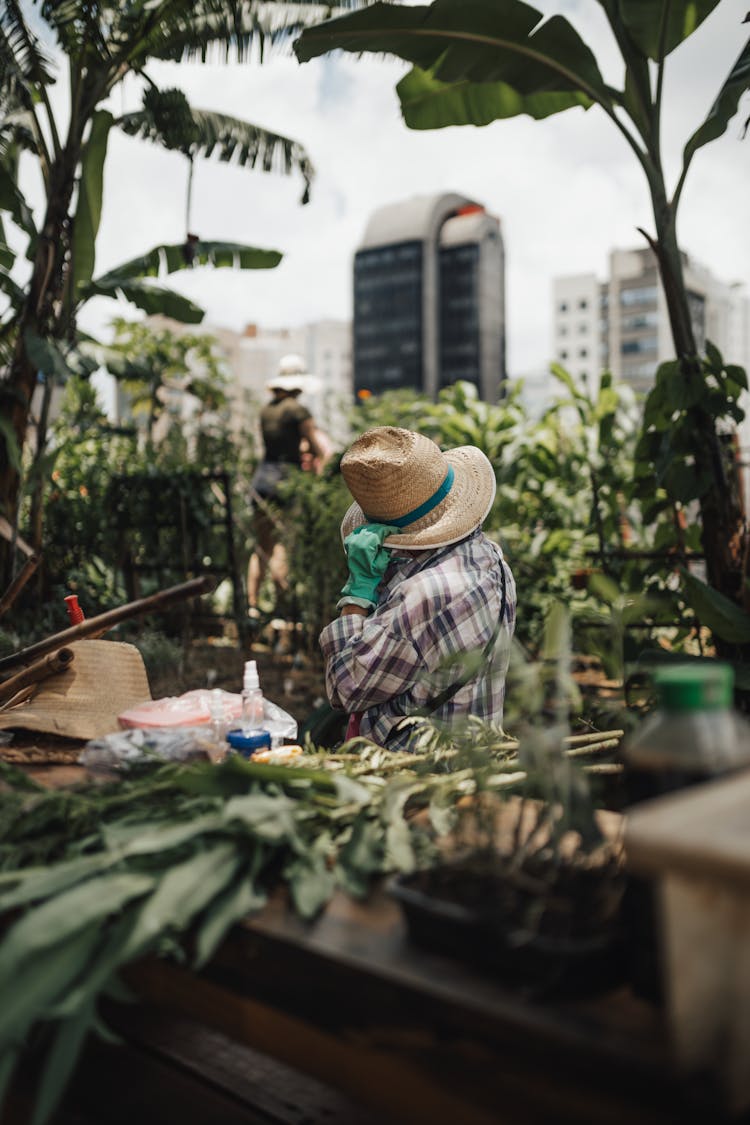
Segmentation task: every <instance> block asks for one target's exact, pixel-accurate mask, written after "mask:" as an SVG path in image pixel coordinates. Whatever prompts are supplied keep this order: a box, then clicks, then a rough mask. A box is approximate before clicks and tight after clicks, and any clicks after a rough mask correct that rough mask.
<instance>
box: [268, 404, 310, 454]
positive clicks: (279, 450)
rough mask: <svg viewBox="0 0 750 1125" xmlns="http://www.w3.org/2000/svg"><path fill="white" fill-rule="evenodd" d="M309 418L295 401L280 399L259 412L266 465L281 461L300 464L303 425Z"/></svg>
mask: <svg viewBox="0 0 750 1125" xmlns="http://www.w3.org/2000/svg"><path fill="white" fill-rule="evenodd" d="M311 417H312V415H311V414H310V411H309V410H308V409H307V407H306V406H303V405H302V403H301V402H298V401H297V399H296V398H280V399H275V400H274V401H273V402H269V403H268V405H267V406H264V407H263V409H262V410H261V412H260V428H261V432H262V434H263V444H264V446H265V450H266V455H265V460H266V461H281V462H284V463H285V464H288V465H297V466H298V467H299V466H300V465H301V464H302V458H301V455H300V451H299V443H300V438H301V437H302V433H301V426H302V423H303V422H305V421H307V419H308V418H311Z"/></svg>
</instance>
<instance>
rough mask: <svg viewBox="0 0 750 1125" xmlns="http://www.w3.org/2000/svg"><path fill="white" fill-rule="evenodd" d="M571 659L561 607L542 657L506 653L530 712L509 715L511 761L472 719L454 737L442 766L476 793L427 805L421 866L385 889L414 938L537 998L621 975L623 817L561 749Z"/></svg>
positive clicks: (593, 986)
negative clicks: (425, 861) (481, 737)
mask: <svg viewBox="0 0 750 1125" xmlns="http://www.w3.org/2000/svg"><path fill="white" fill-rule="evenodd" d="M568 658H569V642H568V622H567V616H566V615H565V614H563V613H562V611H559V612H555V613H553V615H552V617H551V619H550V621H549V622H548V625H547V630H546V634H545V645H544V651H543V654H542V658H541V660H540V662H539V663H538V664H536V665H531V664H527V663H520V664H519V662H518V661H517V660H516V661H514V672H513V674H512V676H511V677H510V680H509V683H510V684H512V687H513V690H514V692H515V694H516V696H517V697H518V698H520V699H521V700H523V701H524V702H523V704H522V708H521V709H522V710H523V711H525V712H526V714H525V715H521V713H520V711H519V710H518V709H517V710H516V714H515V719H516V721H517V722H518V723H519V735H520V737H519V739H518V756H517V758H516V759H512V760H510V761H509V760H508V758H507V755H506V756H505V757H498V755H497V754H493V752H492V750H491V749H489V747H488V745H487V744H486V743H485V745H479V744H478V740H477V739H476V737H475V731H476V725H475V724H468V725H467V727H466V728H465V730H464V731H463V732H462V733H459V734H458V735H455V734H454V735H453V740H454V756H453V757H452V759H451V765H452V766H453V768H454V769H455V770H459V771H461V776H462V778H463V779H464V782H463V784H464V785H465V779H466V775H467V771H468V773H469V775H470V778H471V783H472V784H471V786H470V787H467V788H470V789H471V792H469V793H467V795H466V796H464V797H463V798H462V799H460V800H459V801H457V802H455V801H454V802H452V803H451V804H449V803H448V802H446V804H445V806H444V808H443V812H444V813H445V816H444V817H441V816H440V815H436V812H438V810H436V809H435V808H433V810H432V815H431V817H430V823H431V824H432V825H433V828H434V829H435V831H434V845H435V846H434V849H433V854H432V859H431V863H430V865H429V866H427V867H424V868H422V869H420V870H418V871H415V872H413V873H412V874H409V875H399V876H397V877H396V878H394V879H393V880H392V881H391V883H390V884H389V888H390V891H391V893H392V894H393V895H394V896H395V898H396V899H397V900H398V901H399V903H400V904H401V906H402V908H403V910H404V914H405V917H406V920H407V924H408V927H409V933H410V936H411V937H412V939H413V940H415V941H416V942H418V943H419V944H421V945H423V946H428V947H429V948H432V949H436V950H439V951H440V952H443V953H447V954H449V955H452V956H456V957H458V958H460V959H462V960H465V961H467V962H468V963H469V964H471V965H473V966H481V967H482V968H484V969H487V970H490V971H492V972H494V973H497V974H499V975H500V976H501V977H502V978H503V979H504V980H505V981H507V982H508V983H509V984H512V985H517V986H519V987H521V988H523V989H524V990H525V991H526V992H528V993H531V994H534V995H537V996H560V995H565V994H572V993H576V994H578V993H581V992H584V991H588V992H591V991H595V990H599V989H602V988H606V987H609V986H611V985H613V984H614V983H616V982H618V981H620V980H622V979H623V977H624V973H625V958H624V948H623V946H624V943H623V930H622V925H621V901H622V893H623V888H624V871H623V861H622V854H621V847H620V833H619V825H620V820H619V817H617V816H616V814H612V813H609V814H608V813H606V812H603V811H602V810H597V809H596V808H595V806H594V802H593V801H592V798H591V792H590V789H589V785H588V781H587V777H586V775H585V774H584V773H583V771H582V770H581V769H580V768H579V766H578V765H577V763H576V761H575V760H574V759H571V758H570V757H569V756H568V754H566V753H565V750H564V743H563V739H564V737H565V734H566V732H568V731H569V725H568V714H569V710H570V703H571V700H572V699H573V700H574V699H575V695H576V688H575V685H574V683H573V681H572V679H571V677H570V675H569V671H568ZM530 712H533V714H532V713H530ZM448 786H449V779H448V778H446V787H448ZM465 787H466V786H465Z"/></svg>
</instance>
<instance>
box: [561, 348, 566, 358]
mask: <svg viewBox="0 0 750 1125" xmlns="http://www.w3.org/2000/svg"><path fill="white" fill-rule="evenodd" d="M567 358H568V353H567V352H566V350H565V348H562V349H561V350H560V359H567Z"/></svg>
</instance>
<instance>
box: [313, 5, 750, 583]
mask: <svg viewBox="0 0 750 1125" xmlns="http://www.w3.org/2000/svg"><path fill="white" fill-rule="evenodd" d="M717 3H718V0H650V2H645V0H618V2H617V3H614V2H610V0H603V2H602V3H601V4H600V8H601V12H602V14H603V16H604V18H605V20H606V22H607V24H608V25H609V29H610V31H611V33H612V37H613V40H614V45H615V47H616V49H617V51H618V53H619V55H620V59H621V62H622V73H623V74H624V82H623V86H622V89H619V88H618V87H616V86H612V85H610V84H609V83H605V81H604V79H603V78H602V75H601V72H600V69H599V66H598V63H597V60H596V59H595V57H594V55H593V54H592V52H591V50H590V49H589V47H588V45H587V44H586V43H585V41H584V40H583V38H582V37H581V35H580V34H579V33H578V31H577V30H576V28H575V27H574V25H573V23H571V22H569V21H568V19H567V18H565V16H563V15H560V14H553V15H551V16H549V18H545V16H544V15H543V14H542V13H541V12H539V11H537V10H536V9H535V8H533V7H531V6H530V5H528V4H527V3H525V2H524V0H476V2H473V3H466V2H465V0H433V3H431V4H417V5H408V6H400V5H392V4H385V3H377V4H375V5H373V6H371V7H368V8H367V9H366V10H364V11H358V12H354V13H352V14H350V15H345V16H343V17H341V18H339V19H333V20H330V19H329V20H327V21H326V22H323V23H322V24H319V25H318V26H316V27H312V28H308V29H306V30H305V31H303V33H302V35H301V36H300V38H299V39H298V40H297V42H296V43H295V51H296V54H297V57H298V58H299V59H300V61H302V62H304V61H307V60H309V59H311V58H314V57H317V56H319V55H323V54H326V53H327V52H329V51H332V50H335V49H341V50H345V51H350V52H354V53H356V54H358V55H361V54H362V53H364V52H373V53H377V54H383V53H385V54H389V55H395V56H396V57H398V58H401V59H403V60H405V61H407V62H409V63H411V64H412V66H413V69H412V71H411V72H410V73H408V74H407V75H406V76H405V77H404V78H403V79H402V80H401V81H400V83H399V85H398V87H397V91H398V95H399V98H400V100H401V109H402V113H403V116H404V119H405V121H406V123H407V125H409V126H410V127H411V128H418V129H435V128H442V127H445V126H449V125H466V124H471V125H486V124H488V123H489V122H490V121H494V120H497V119H501V118H507V117H512V116H515V115H517V114H529V115H530V116H532V117H544V116H546V115H548V114H549V113H553V112H561V111H564V110H567V109H569V108H572V107H575V106H579V107H580V106H584V107H588V106H589V105H592V104H595V105H597V106H598V107H599V109H600V110H601V111H602V112H603V113H604V114H605V115H606V116H607V117H608V118H609V120H610V121H611V123H612V125H613V127H614V128H616V129H617V130H618V131H619V132H620V133H621V134H622V136H623V137H624V139H625V140H626V142H627V144H628V145H629V147H630V149H631V151H632V152H633V155H634V157H635V159H636V160H637V161H638V163H639V165H640V167H641V169H642V171H643V173H644V176H645V178H646V182H647V184H648V189H649V194H650V200H651V209H652V213H653V221H654V226H655V235H654V236H651V235H649V234H648V233H646V232H645V231H644V232H642V233H644V235H645V237H646V240H647V242H648V244H649V246H650V247H651V248H652V250H653V251H654V254H655V258H656V262H657V266H658V269H659V272H660V276H661V281H662V285H663V288H664V293H665V296H666V306H667V309H668V314H669V318H670V328H671V332H672V338H673V341H674V349H675V354H676V356H677V357H678V361H677V362H675V363H673V364H668V365H664V366H663V367H662V368H661V369H660V373H659V376H658V378H657V386H656V388H655V392H654V394H653V395H652V396H651V398H650V401H649V404H648V405H647V412H646V413H647V419H646V427H645V432H644V436H643V438H642V440H641V442H640V444H639V448H638V452H637V454H636V461H637V463H638V476H639V481H640V485H641V492H640V496H641V498H643V499H645V496H644V493H645V492H646V491H647V490H648V489H649V488H651V486H652V484H653V477H654V474H655V476H656V482H657V497H656V500H655V503H654V505H653V506H652V507H651V509H650V510H646V511H644V517H645V521H646V522H647V523H653V522H656V521H657V520H658V518H659V516H660V514H662V513H664V512H667V511H668V510H669V509H671V510H672V511H673V512H676V513H677V514H679V513H680V512H681V511H682V510H683V509H684V506H685V505H686V504H688V503H689V502H690V501H691V500H693V499H697V500H698V501H699V503H700V509H701V516H702V519H703V525H704V526H703V534H704V542H703V548H704V552H705V556H706V564H707V571H708V574H709V576H710V578H711V580H712V581H713V583H714V584H715V585H716V586H717V588H718V590H719V592H720V593H721V594H722V596H725V597H729V598H731V599H734V600H741V599H742V598H743V597H744V591H743V590H742V589H741V587H742V582H741V581H738V571H740V570H742V572H743V573H744V570H745V567H746V564H745V560H746V558H747V555H748V548H747V529H746V526H745V521H744V519H743V512H742V506H741V504H740V502H739V498H738V496H737V492H736V489H735V488H734V487H733V483H732V476H733V472H732V469H733V466H732V465H731V458H729V457H727V452H726V442H725V441H724V439H723V430H722V428H721V425H720V424H719V423H720V422H721V420H722V419H723V418H724V417H725V416H727V415H728V416H730V417H731V418H733V419H735V420H737V419H738V417H739V415H740V411H739V407H738V406H737V402H736V397H737V395H738V394H739V390H740V389H741V386H742V385H743V384H744V374H741V373H740V371H739V369H738V368H734V369H733V371H730V369H729V368H728V367H727V366H725V365H724V363H723V360H722V359H721V357H720V356H718V353H716V351H715V349H713V350H712V349H711V348H710V347H709V348H708V349H707V351H708V355H707V359H706V360H705V361H703V363H702V364H701V361H700V360H699V358H698V356H697V347H696V341H695V334H694V331H693V326H692V319H691V310H690V301H689V297H688V291H687V287H686V283H685V278H684V274H683V263H682V259H681V254H680V249H679V245H678V241H677V234H676V224H677V211H678V207H679V203H680V199H681V196H682V191H683V188H684V185H685V180H686V176H687V174H688V171H689V168H690V165H691V162H692V159H693V156H694V155H695V153H696V151H697V150H698V149H699V148H700V147H701V146H703V145H705V144H707V143H708V142H710V141H712V140H714V139H715V138H717V137H719V136H721V135H722V134H723V133H724V132H725V130H726V128H727V125H728V123H729V121H730V120H731V119H732V117H733V116H734V115H735V114H736V112H737V108H738V105H739V101H740V98H741V97H742V95H743V94H744V92H745V91H746V90H747V89H748V88H749V87H750V41H748V42H747V43H746V44H745V46H744V47H743V48H742V50H741V52H740V54H739V57H738V58H737V60H736V62H735V64H734V65H733V67H732V69H731V71H730V73H729V75H728V76H727V77H726V79H725V81H724V82H723V84H722V85H721V87H720V90H719V94H718V96H717V98H716V99H715V101H714V103H713V105H711V106H710V108H709V109H708V112H707V114H706V115H705V117H704V119H703V121H702V122H700V123H699V125H698V127H697V129H696V130H695V131H694V132H693V134H692V136H691V137H690V139H689V140H688V142H687V144H686V145H685V148H684V152H683V159H682V168H681V169H680V170H679V173H678V176H677V179H676V183H675V186H674V188H673V189H672V190H671V194H670V192H668V190H667V184H666V182H665V179H664V172H663V168H664V160H663V156H662V132H663V130H662V119H663V108H664V107H663V94H664V90H665V86H666V84H665V69H666V68H665V63H666V60H667V58H668V56H669V55H670V54H671V52H672V51H674V50H675V48H676V47H678V46H679V45H680V44H681V43H682V42H684V41H685V40H686V39H687V38H689V37H690V36H691V35H692V34H693V33H694V32H695V31H696V29H697V28H699V27H700V25H701V24H702V22H703V21H704V20H705V19H706V17H707V16H708V15H709V14H710V13H711V12H712V11H713V9H714V8H715V7H716V5H717ZM594 491H595V516H596V519H597V520H598V521H601V518H602V512H601V493H600V491H599V488H598V487H597V486H596V485H595V486H594ZM668 535H669V532H668V531H666V530H665V527H664V525H663V524H662V526H660V527H659V528H658V530H657V539H658V546H660V547H661V546H663V545H664V543H665V541H666V539H667V537H668ZM599 537H600V540H601V539H602V535H601V530H600V535H599ZM561 546H563V547H565V546H567V544H563V543H561ZM680 546H681V548H682V550H683V551H684V549H685V543H684V542H683V543H681V544H680Z"/></svg>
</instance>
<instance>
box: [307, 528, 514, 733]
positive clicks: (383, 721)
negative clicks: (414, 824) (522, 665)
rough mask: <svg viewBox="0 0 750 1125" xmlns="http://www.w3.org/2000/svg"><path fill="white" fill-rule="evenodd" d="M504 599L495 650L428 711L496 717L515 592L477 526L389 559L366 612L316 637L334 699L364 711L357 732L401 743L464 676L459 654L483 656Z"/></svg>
mask: <svg viewBox="0 0 750 1125" xmlns="http://www.w3.org/2000/svg"><path fill="white" fill-rule="evenodd" d="M501 567H503V568H504V570H505V582H506V605H505V613H504V619H503V624H502V625H501V627H500V631H499V633H498V636H497V640H496V642H495V647H494V655H493V656H492V658H491V660H488V661H483V662H482V666H481V667H480V668H479V669H478V671H477V673H476V675H475V676H473V677H472V678H471V679H470V680H469V681H468V683H466V684H465V685H464V686H463V687H462V688H460V689H459V691H457V692H456V694H455V695H453V696H452V698H451V699H449V700H448V701H447V702H445V703H444V704H443V705H442V706H441V707H440V708H438V709H437V710H436V711H434V712H433V713H432V714H433V716H434V718H435V719H438V720H442V721H450V720H451V719H453V718H454V717H458V716H463V715H470V714H471V715H476V716H478V717H479V718H482V719H491V720H493V721H494V722H497V723H502V719H503V700H504V696H505V674H506V672H507V669H508V660H509V658H510V640H511V637H512V635H513V630H514V628H515V622H516V588H515V583H514V581H513V575H512V573H511V570H510V567H509V566H508V564H507V563H506V562H505V561H504V560H503V555H502V551H501V550H500V548H499V547H498V546H497V544H496V543H493V542H492V540H491V539H488V538H487V536H486V535H485V534H484V533H483V532H482V531H481V530H480V531H475V532H474V533H473V534H472V535H470V536H469V537H468V538H466V539H462V540H461V542H460V543H454V544H452V545H451V546H450V547H441V548H438V549H437V550H434V551H430V552H420V554H419V555H418V556H417V557H416V558H415V557H411V558H403V557H402V558H399V557H395V558H394V559H393V560H392V561H391V563H390V564H389V566H388V569H387V570H386V572H385V576H384V578H383V581H382V582H381V584H380V587H379V590H378V604H377V606H376V607H375V610H374V612H373V613H372V614H371V615H370V616H369V617H361V616H360V615H359V614H347V615H345V616H343V617H339V618H337V620H335V621H332V622H331V624H330V625H327V626H326V627H325V629H324V630H323V632H322V633H321V635H320V647H321V649H322V650H323V658H324V660H325V673H326V690H327V692H328V698H329V700H330V702H331V705H332V706H333V707H336V708H341V709H342V710H345V711H349V712H353V711H360V712H363V715H362V723H361V727H360V731H361V734H362V735H363V736H364V737H366V738H369V739H372V741H373V742H377V743H379V744H380V745H382V746H387V747H388V749H389V750H403V749H406V748H407V743H408V739H409V730H408V727H407V728H406V729H405V730H403V731H394V729H393V728H394V727H395V725H396V723H398V721H399V719H401V718H402V717H403V716H404V715H413V714H415V713H416V712H417V711H419V710H420V708H423V707H424V706H425V704H427V703H428V701H429V700H430V699H432V698H434V697H435V696H436V695H438V694H439V693H440V692H441V691H443V690H444V689H445V688H447V687H449V686H450V685H451V684H453V683H455V681H456V679H458V678H459V677H460V675H461V664H460V663H457V659H456V658H457V654H461V653H469V652H481V650H482V649H483V648H484V646H485V645H486V644H487V643H488V641H489V640H490V638H491V636H492V633H493V630H494V628H495V625H496V623H497V619H498V614H499V613H500V606H501V603H502V577H501Z"/></svg>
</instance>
